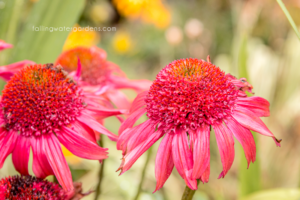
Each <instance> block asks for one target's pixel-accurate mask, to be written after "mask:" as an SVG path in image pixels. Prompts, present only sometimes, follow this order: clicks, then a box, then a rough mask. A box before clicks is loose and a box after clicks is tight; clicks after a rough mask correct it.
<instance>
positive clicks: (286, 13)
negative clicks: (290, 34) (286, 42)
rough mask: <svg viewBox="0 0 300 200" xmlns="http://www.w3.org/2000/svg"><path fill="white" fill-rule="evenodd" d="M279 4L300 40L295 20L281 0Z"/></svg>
mask: <svg viewBox="0 0 300 200" xmlns="http://www.w3.org/2000/svg"><path fill="white" fill-rule="evenodd" d="M277 3H278V4H279V6H280V8H281V9H282V11H283V12H284V14H285V16H286V18H287V19H288V20H289V22H290V24H291V26H292V28H293V29H294V31H295V33H296V35H297V36H298V38H299V40H300V33H299V30H298V27H297V26H296V24H295V22H294V20H293V18H292V17H291V15H290V13H289V11H288V10H287V9H286V7H285V5H284V3H283V2H282V1H281V0H277Z"/></svg>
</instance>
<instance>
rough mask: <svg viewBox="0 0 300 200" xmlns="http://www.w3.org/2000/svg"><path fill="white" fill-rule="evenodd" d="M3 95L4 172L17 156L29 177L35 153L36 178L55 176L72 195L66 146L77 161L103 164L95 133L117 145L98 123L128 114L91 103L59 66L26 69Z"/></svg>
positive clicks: (21, 169) (1, 156)
mask: <svg viewBox="0 0 300 200" xmlns="http://www.w3.org/2000/svg"><path fill="white" fill-rule="evenodd" d="M2 94H3V96H2V99H1V101H0V104H1V107H2V112H1V113H0V125H1V129H0V146H1V154H0V168H1V167H2V166H3V163H4V161H5V159H6V157H7V156H8V155H9V154H10V153H12V160H13V164H14V166H15V168H16V169H17V171H19V172H20V173H21V174H23V175H27V174H28V159H29V152H30V147H31V149H32V152H33V165H32V166H33V172H34V174H35V175H36V176H37V177H39V178H45V177H46V176H48V175H52V174H54V175H55V176H56V177H57V179H58V181H59V183H60V184H61V185H62V187H63V188H64V189H65V190H70V189H73V185H72V177H71V172H70V169H69V167H68V165H67V163H66V160H65V158H64V156H63V153H62V150H61V144H62V145H64V146H65V147H66V148H67V149H68V150H69V151H70V152H72V153H73V154H74V155H76V156H79V157H82V158H86V159H92V160H102V159H105V158H107V152H106V151H107V149H106V148H101V147H99V146H98V145H97V142H96V139H95V133H94V131H97V132H100V133H102V134H105V135H107V136H108V137H109V138H110V139H111V140H114V141H116V140H117V136H116V135H114V134H113V133H111V132H110V131H108V130H107V129H106V128H105V127H104V126H103V125H101V124H100V123H99V122H97V121H96V120H95V117H103V118H104V117H108V116H112V115H118V114H122V113H123V112H122V111H120V110H112V109H107V108H105V107H103V106H101V105H98V104H97V103H95V102H94V99H93V97H92V95H91V94H90V95H89V98H86V97H85V96H84V95H83V94H82V93H81V89H80V87H79V86H78V85H77V84H76V83H75V82H74V81H73V80H72V79H71V78H69V77H68V75H67V72H65V71H63V69H62V68H61V67H60V66H53V65H52V64H47V65H32V66H28V67H25V68H23V69H22V70H20V71H19V72H17V73H16V74H15V75H14V76H13V77H12V78H11V79H10V81H8V83H7V85H6V86H5V88H4V90H3V92H2ZM95 99H97V97H96V98H95Z"/></svg>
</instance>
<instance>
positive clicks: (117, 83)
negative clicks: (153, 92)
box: [56, 47, 151, 109]
mask: <svg viewBox="0 0 300 200" xmlns="http://www.w3.org/2000/svg"><path fill="white" fill-rule="evenodd" d="M78 59H80V61H81V64H82V71H81V73H82V74H81V80H80V81H79V84H80V85H81V87H82V88H83V89H84V90H85V91H89V92H93V93H96V94H98V95H100V94H101V95H102V96H104V97H106V98H107V99H108V100H110V101H111V102H112V103H113V104H115V105H116V106H117V107H118V108H122V109H125V108H129V107H130V102H129V100H128V98H127V97H126V96H125V95H124V93H122V92H121V91H120V90H119V89H134V90H136V91H137V92H141V91H144V90H148V89H149V87H150V85H151V82H150V81H148V80H129V79H128V78H127V77H126V76H125V74H124V72H122V70H121V69H120V68H119V67H118V66H117V65H116V64H114V63H112V62H109V61H107V60H106V52H105V51H104V50H103V49H100V48H98V47H90V48H88V47H76V48H74V49H70V50H68V51H65V52H63V53H62V54H61V55H60V56H59V57H58V59H57V61H56V64H60V65H61V66H63V67H64V69H65V70H66V71H68V72H70V73H71V72H73V73H75V72H74V71H75V70H76V68H77V62H78Z"/></svg>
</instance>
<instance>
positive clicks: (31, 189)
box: [0, 176, 66, 200]
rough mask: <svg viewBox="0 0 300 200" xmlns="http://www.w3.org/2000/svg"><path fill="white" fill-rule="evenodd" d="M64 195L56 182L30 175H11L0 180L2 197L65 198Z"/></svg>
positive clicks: (20, 199) (0, 196)
mask: <svg viewBox="0 0 300 200" xmlns="http://www.w3.org/2000/svg"><path fill="white" fill-rule="evenodd" d="M65 197H66V195H65V193H64V191H63V190H62V188H60V187H59V186H58V185H57V184H54V183H51V182H48V181H47V180H42V179H38V178H35V177H32V176H13V177H8V178H4V179H2V180H0V198H1V199H2V198H3V199H18V200H27V199H53V200H61V199H65Z"/></svg>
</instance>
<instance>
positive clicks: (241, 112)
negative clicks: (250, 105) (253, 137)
mask: <svg viewBox="0 0 300 200" xmlns="http://www.w3.org/2000/svg"><path fill="white" fill-rule="evenodd" d="M232 116H233V118H234V119H235V120H236V121H237V122H238V123H239V124H241V125H242V126H244V127H245V128H248V129H250V130H253V131H255V132H258V133H260V134H262V135H265V136H269V137H272V138H273V139H274V141H275V143H276V145H277V146H280V141H281V140H278V139H277V138H276V137H275V136H274V135H273V133H272V132H271V131H270V130H269V129H268V127H267V126H266V125H265V124H264V123H263V121H261V119H260V118H259V117H257V116H256V115H255V114H254V113H253V112H251V111H250V110H248V109H246V108H243V107H241V106H236V108H235V110H234V111H233V114H232Z"/></svg>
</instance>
